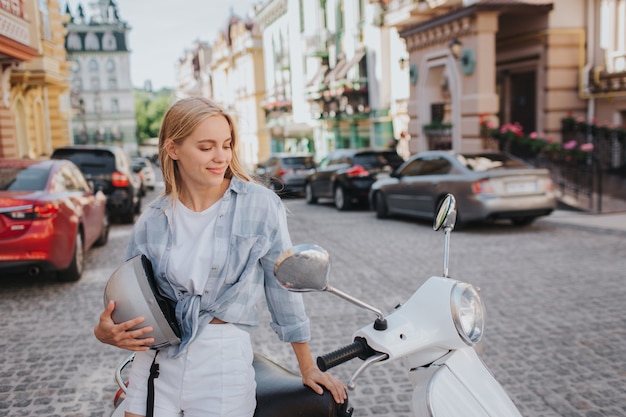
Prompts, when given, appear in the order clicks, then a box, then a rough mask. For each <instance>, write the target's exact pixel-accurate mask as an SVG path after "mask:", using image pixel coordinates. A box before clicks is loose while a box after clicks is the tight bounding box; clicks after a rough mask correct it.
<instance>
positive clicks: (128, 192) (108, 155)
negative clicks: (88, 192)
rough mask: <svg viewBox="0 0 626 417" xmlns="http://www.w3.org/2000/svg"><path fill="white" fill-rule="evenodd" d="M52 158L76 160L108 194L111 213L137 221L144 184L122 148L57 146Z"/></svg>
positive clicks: (88, 175) (123, 220)
mask: <svg viewBox="0 0 626 417" xmlns="http://www.w3.org/2000/svg"><path fill="white" fill-rule="evenodd" d="M51 158H53V159H69V160H70V161H72V162H74V164H76V165H77V166H78V168H80V170H81V171H82V172H83V174H84V175H85V178H86V179H87V180H88V181H90V182H92V183H93V185H94V188H95V189H96V190H97V189H101V190H102V192H103V193H104V194H105V195H106V197H107V213H108V214H109V216H111V217H119V219H120V220H121V221H122V222H123V223H133V221H134V220H135V214H138V213H139V212H140V210H141V184H140V182H139V180H138V178H137V176H136V175H135V174H134V172H133V170H132V167H131V164H130V158H129V157H128V155H127V154H126V152H124V150H123V149H122V148H120V147H119V146H100V145H71V146H64V147H60V148H57V149H55V150H54V152H53V153H52V156H51Z"/></svg>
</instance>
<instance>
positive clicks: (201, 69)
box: [174, 41, 212, 98]
mask: <svg viewBox="0 0 626 417" xmlns="http://www.w3.org/2000/svg"><path fill="white" fill-rule="evenodd" d="M210 63H211V46H210V45H209V44H208V43H207V42H201V41H196V42H194V44H193V47H192V48H191V49H188V50H186V51H185V52H184V54H183V56H182V57H181V58H180V59H179V60H178V63H177V66H176V87H175V88H174V91H175V92H176V98H184V97H194V96H202V97H211V94H212V93H211V91H212V90H211V73H210Z"/></svg>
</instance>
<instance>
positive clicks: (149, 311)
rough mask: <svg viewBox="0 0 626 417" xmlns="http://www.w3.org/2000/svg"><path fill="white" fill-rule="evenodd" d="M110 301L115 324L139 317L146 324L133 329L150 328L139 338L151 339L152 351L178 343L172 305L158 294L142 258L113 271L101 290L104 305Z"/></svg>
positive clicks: (139, 256) (131, 260) (135, 258)
mask: <svg viewBox="0 0 626 417" xmlns="http://www.w3.org/2000/svg"><path fill="white" fill-rule="evenodd" d="M110 300H114V301H115V310H113V314H112V317H113V321H114V322H115V323H116V324H119V323H122V322H125V321H128V320H131V319H134V318H136V317H139V316H142V317H144V318H145V321H144V322H143V323H141V324H139V325H137V326H135V327H133V328H132V329H133V330H135V329H140V328H142V327H145V326H152V328H153V331H152V332H150V333H147V334H145V335H143V336H142V337H144V338H146V337H154V343H153V344H151V345H150V347H151V348H152V349H160V348H163V347H166V346H169V345H176V344H179V343H180V333H181V332H180V328H179V327H178V324H177V322H176V314H175V309H174V306H173V305H172V304H171V302H170V301H169V300H168V299H166V298H165V297H163V296H162V295H161V293H160V292H159V290H158V287H157V285H156V282H155V280H154V272H153V270H152V264H151V263H150V260H149V259H148V258H146V257H145V255H138V256H135V257H133V258H131V259H129V260H127V261H126V262H124V263H123V264H122V265H121V266H120V267H119V268H117V269H116V270H115V271H114V272H113V274H112V275H111V277H110V278H109V281H108V282H107V285H106V287H105V289H104V305H105V306H106V305H108V304H109V301H110Z"/></svg>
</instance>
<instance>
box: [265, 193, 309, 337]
mask: <svg viewBox="0 0 626 417" xmlns="http://www.w3.org/2000/svg"><path fill="white" fill-rule="evenodd" d="M275 201H276V210H274V213H275V215H276V217H275V219H274V220H275V224H276V227H275V230H274V232H273V235H272V236H270V248H269V251H268V252H267V255H265V256H264V257H263V258H262V259H261V264H262V266H263V273H264V279H265V281H264V288H265V298H266V300H267V306H268V309H269V312H270V314H271V316H272V322H271V323H270V326H271V327H272V329H273V330H274V331H275V332H276V334H277V335H278V338H279V339H280V340H281V341H283V342H307V341H309V340H310V339H311V330H310V323H309V319H308V317H307V315H306V312H305V308H304V301H303V300H302V294H299V293H294V292H290V291H288V290H286V289H285V288H283V287H282V286H281V285H280V284H279V283H278V280H277V279H276V277H275V276H274V262H275V261H276V259H277V258H278V256H279V255H280V254H281V253H282V252H283V251H285V250H287V249H289V248H291V246H292V243H291V238H290V236H289V229H288V226H287V215H286V212H285V208H284V206H283V204H282V201H280V199H277V200H275Z"/></svg>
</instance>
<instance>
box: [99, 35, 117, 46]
mask: <svg viewBox="0 0 626 417" xmlns="http://www.w3.org/2000/svg"><path fill="white" fill-rule="evenodd" d="M102 49H103V50H105V51H115V50H116V49H117V41H116V40H115V36H113V34H112V33H111V32H106V33H105V34H104V36H103V37H102Z"/></svg>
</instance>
